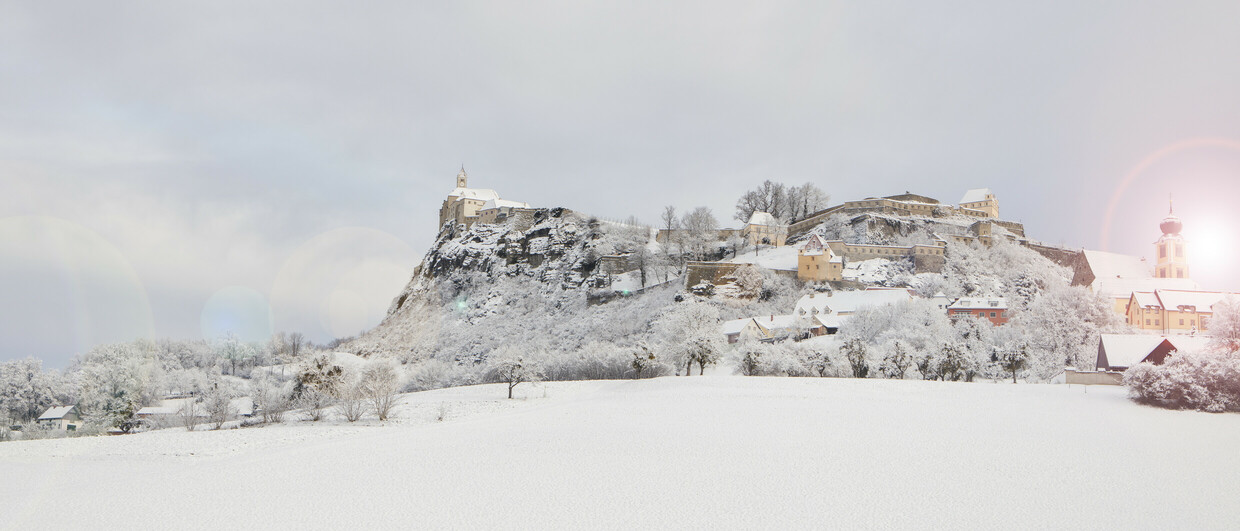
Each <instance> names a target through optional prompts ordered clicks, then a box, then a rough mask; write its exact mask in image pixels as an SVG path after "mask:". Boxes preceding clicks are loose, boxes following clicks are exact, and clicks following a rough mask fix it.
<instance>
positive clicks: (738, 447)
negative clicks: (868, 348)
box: [0, 375, 1240, 529]
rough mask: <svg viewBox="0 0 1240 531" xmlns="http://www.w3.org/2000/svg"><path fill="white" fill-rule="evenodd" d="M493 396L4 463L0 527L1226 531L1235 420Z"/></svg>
mask: <svg viewBox="0 0 1240 531" xmlns="http://www.w3.org/2000/svg"><path fill="white" fill-rule="evenodd" d="M503 394H504V389H503V388H502V387H501V386H496V385H486V386H477V387H469V388H457V389H445V390H439V391H431V392H425V393H416V394H412V395H408V396H407V397H406V399H405V402H404V404H403V405H402V407H401V410H400V419H398V420H397V421H395V422H390V423H388V424H386V425H382V426H380V425H378V424H377V423H373V422H372V423H370V424H365V423H359V424H356V425H341V424H318V425H312V424H310V423H308V422H288V423H286V424H285V425H282V426H274V427H265V428H250V429H242V430H225V431H218V432H205V431H198V432H192V433H187V432H184V431H183V430H165V431H162V432H152V433H144V434H138V435H131V436H120V437H99V438H82V439H62V440H44V441H25V442H22V441H19V442H10V443H3V444H0V505H3V507H4V511H0V512H3V515H4V516H3V518H2V519H0V528H10V529H67V528H115V529H119V528H134V527H137V528H157V529H184V528H235V527H240V528H250V529H290V528H311V529H356V528H388V529H396V528H422V529H425V528H506V529H507V528H516V529H544V528H612V529H634V528H650V527H654V528H729V529H731V528H746V529H772V528H783V527H793V528H858V527H861V528H923V529H925V528H984V529H1006V528H1024V529H1034V528H1036V529H1048V528H1050V529H1067V528H1141V529H1155V528H1157V529H1208V528H1215V529H1227V528H1231V529H1234V528H1235V526H1236V523H1237V522H1238V521H1240V496H1237V493H1238V492H1240V474H1237V473H1236V471H1237V470H1240V451H1237V446H1238V443H1240V416H1237V415H1211V414H1203V413H1195V412H1175V411H1164V410H1158V409H1153V408H1148V407H1143V406H1139V405H1136V404H1133V403H1131V402H1129V401H1128V400H1126V399H1125V398H1124V396H1123V390H1122V389H1119V388H1101V387H1093V388H1089V389H1088V390H1086V388H1084V387H1080V386H1072V387H1069V386H1065V385H1012V384H993V383H985V384H965V383H943V382H920V381H892V380H848V379H817V378H815V379H810V378H804V379H792V378H746V377H736V376H713V377H712V376H709V375H708V376H706V377H692V378H675V377H669V378H661V379H656V380H644V381H609V382H578V383H551V384H544V385H540V386H527V385H523V386H521V387H518V394H519V395H520V396H522V397H523V398H522V399H519V400H512V401H508V400H502V399H500V398H501V397H502V396H503ZM441 406H442V407H441ZM444 408H446V411H447V418H446V420H443V421H439V420H438V416H439V412H440V411H441V410H443V409H444Z"/></svg>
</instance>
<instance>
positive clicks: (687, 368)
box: [685, 358, 693, 376]
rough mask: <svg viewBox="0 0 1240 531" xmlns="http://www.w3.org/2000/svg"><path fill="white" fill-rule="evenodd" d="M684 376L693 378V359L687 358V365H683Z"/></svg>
mask: <svg viewBox="0 0 1240 531" xmlns="http://www.w3.org/2000/svg"><path fill="white" fill-rule="evenodd" d="M685 376H693V358H689V361H688V363H685Z"/></svg>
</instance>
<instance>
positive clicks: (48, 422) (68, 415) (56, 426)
mask: <svg viewBox="0 0 1240 531" xmlns="http://www.w3.org/2000/svg"><path fill="white" fill-rule="evenodd" d="M35 423H36V424H38V425H39V427H41V428H47V429H53V430H64V431H74V430H76V429H78V426H81V425H82V416H81V415H79V414H78V409H77V406H76V405H73V406H52V407H50V408H48V410H47V411H44V412H43V414H42V415H39V418H38V419H37V420H35Z"/></svg>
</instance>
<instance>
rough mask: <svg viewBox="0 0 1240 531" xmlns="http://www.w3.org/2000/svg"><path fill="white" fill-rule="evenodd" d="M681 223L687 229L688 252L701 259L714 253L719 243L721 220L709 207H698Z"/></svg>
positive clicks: (686, 215)
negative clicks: (716, 217)
mask: <svg viewBox="0 0 1240 531" xmlns="http://www.w3.org/2000/svg"><path fill="white" fill-rule="evenodd" d="M681 225H682V226H683V227H684V229H685V238H686V247H687V250H688V253H689V254H690V255H692V256H693V257H694V258H695V259H698V260H701V259H704V258H707V257H709V256H711V255H712V254H714V253H715V252H716V251H717V250H718V244H719V221H718V220H716V219H715V215H714V214H712V213H711V211H710V209H709V208H706V207H697V208H695V209H693V210H692V211H690V212H689V213H687V214H685V217H684V219H683V220H681Z"/></svg>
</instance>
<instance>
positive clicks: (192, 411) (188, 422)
mask: <svg viewBox="0 0 1240 531" xmlns="http://www.w3.org/2000/svg"><path fill="white" fill-rule="evenodd" d="M199 406H200V404H199V403H198V399H197V398H191V399H189V400H187V401H185V402H184V403H183V404H181V410H180V411H178V412H177V414H178V415H180V416H181V424H182V425H184V426H185V431H194V426H197V425H198V417H199V416H200V413H201V410H200V409H199Z"/></svg>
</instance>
